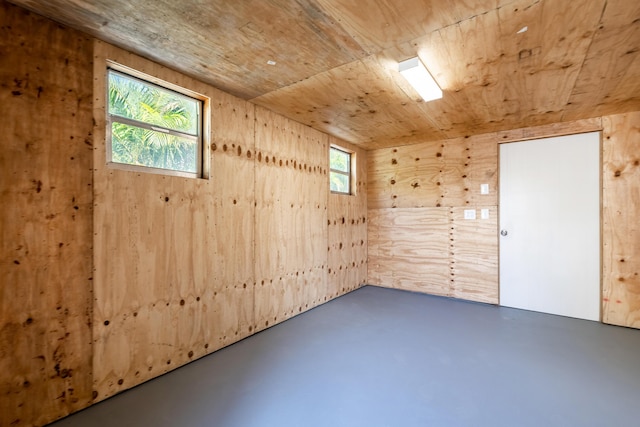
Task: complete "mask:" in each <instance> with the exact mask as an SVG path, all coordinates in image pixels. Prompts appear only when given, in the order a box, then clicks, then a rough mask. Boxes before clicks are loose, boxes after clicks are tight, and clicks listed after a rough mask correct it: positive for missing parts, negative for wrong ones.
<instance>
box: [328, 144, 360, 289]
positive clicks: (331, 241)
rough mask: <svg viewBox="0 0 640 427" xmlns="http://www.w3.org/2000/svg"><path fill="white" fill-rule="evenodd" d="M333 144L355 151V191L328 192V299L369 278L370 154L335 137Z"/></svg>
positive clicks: (354, 287)
mask: <svg viewBox="0 0 640 427" xmlns="http://www.w3.org/2000/svg"><path fill="white" fill-rule="evenodd" d="M329 143H330V144H336V145H338V146H340V147H341V148H344V149H347V150H351V151H353V154H352V156H353V158H355V166H356V167H355V177H354V178H355V182H354V183H355V194H353V195H344V194H334V193H329V203H328V209H327V211H328V214H327V217H328V219H327V225H328V227H327V238H328V244H327V251H328V260H327V265H328V269H327V290H326V295H325V297H327V299H329V298H333V297H336V296H339V295H342V294H344V293H346V292H350V291H352V290H354V289H357V288H358V287H360V286H362V285H363V284H365V283H366V281H367V189H366V183H367V158H366V156H367V153H366V152H365V151H364V150H362V149H359V148H357V147H355V146H352V145H350V144H346V143H344V142H342V141H339V140H337V139H335V138H333V137H330V138H329Z"/></svg>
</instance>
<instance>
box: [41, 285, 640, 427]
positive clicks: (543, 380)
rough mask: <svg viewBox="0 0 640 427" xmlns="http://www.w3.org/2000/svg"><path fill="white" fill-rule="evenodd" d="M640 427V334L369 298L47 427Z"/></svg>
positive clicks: (415, 299) (418, 300) (331, 306)
mask: <svg viewBox="0 0 640 427" xmlns="http://www.w3.org/2000/svg"><path fill="white" fill-rule="evenodd" d="M637 425H640V330H634V329H626V328H620V327H615V326H608V325H604V324H600V323H596V322H590V321H585V320H577V319H571V318H565V317H560V316H552V315H546V314H540V313H534V312H528V311H523V310H515V309H509V308H504V307H495V306H490V305H484V304H476V303H469V302H463V301H457V300H451V299H447V298H440V297H433V296H428V295H420V294H413V293H409V292H403V291H397V290H391V289H382V288H376V287H371V286H368V287H364V288H362V289H359V290H357V291H355V292H352V293H350V294H348V295H345V296H343V297H341V298H338V299H336V300H334V301H331V302H329V303H327V304H325V305H323V306H320V307H318V308H315V309H313V310H311V311H309V312H307V313H304V314H301V315H299V316H297V317H295V318H293V319H291V320H288V321H286V322H284V323H282V324H279V325H277V326H274V327H272V328H270V329H268V330H266V331H263V332H261V333H259V334H257V335H254V336H252V337H250V338H247V339H245V340H243V341H241V342H239V343H236V344H234V345H232V346H230V347H227V348H225V349H222V350H220V351H218V352H216V353H214V354H211V355H209V356H207V357H204V358H202V359H200V360H198V361H195V362H193V363H191V364H189V365H187V366H184V367H182V368H180V369H178V370H176V371H173V372H170V373H168V374H166V375H164V376H162V377H160V378H156V379H154V380H152V381H149V382H147V383H145V384H143V385H140V386H138V387H136V388H134V389H132V390H129V391H126V392H124V393H121V394H119V395H117V396H115V397H113V398H111V399H108V400H106V401H104V402H102V403H99V404H97V405H94V406H92V407H90V408H88V409H86V410H84V411H81V412H79V413H77V414H74V415H72V416H70V417H67V418H65V419H63V420H61V421H59V422H57V423H54V424H53V426H55V427H88V426H98V427H112V426H113V427H115V426H119V427H124V426H136V427H139V426H171V427H173V426H180V427H201V426H221V427H253V426H255V427H269V426H274V427H275V426H278V427H294V426H295V427H301V426H305V427H313V426H318V427H320V426H322V427H325V426H332V427H336V426H345V427H346V426H349V427H358V426H363V427H364V426H366V427H378V426H390V427H391V426H393V427H413V426H637Z"/></svg>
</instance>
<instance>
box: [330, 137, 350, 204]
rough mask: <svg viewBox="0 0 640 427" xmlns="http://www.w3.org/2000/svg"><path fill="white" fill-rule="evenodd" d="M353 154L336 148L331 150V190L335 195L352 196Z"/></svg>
mask: <svg viewBox="0 0 640 427" xmlns="http://www.w3.org/2000/svg"><path fill="white" fill-rule="evenodd" d="M351 161H352V159H351V153H349V152H347V151H344V150H341V149H339V148H336V147H331V148H330V150H329V188H330V189H331V191H332V192H334V193H342V194H351Z"/></svg>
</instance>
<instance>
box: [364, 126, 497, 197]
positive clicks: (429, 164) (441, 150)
mask: <svg viewBox="0 0 640 427" xmlns="http://www.w3.org/2000/svg"><path fill="white" fill-rule="evenodd" d="M368 162H369V165H368V178H369V188H368V191H369V193H368V196H369V201H368V203H369V208H370V209H378V208H389V207H398V208H409V207H441V206H465V205H469V206H473V205H490V206H491V205H495V204H496V203H497V192H496V190H497V187H496V186H497V184H498V181H497V177H498V174H497V144H496V135H495V134H485V135H478V136H472V137H469V138H456V139H450V140H442V141H436V142H425V143H420V144H413V145H407V146H401V147H395V148H385V149H380V150H373V151H370V152H369V156H368ZM480 184H489V188H490V190H491V191H490V194H488V195H481V194H480Z"/></svg>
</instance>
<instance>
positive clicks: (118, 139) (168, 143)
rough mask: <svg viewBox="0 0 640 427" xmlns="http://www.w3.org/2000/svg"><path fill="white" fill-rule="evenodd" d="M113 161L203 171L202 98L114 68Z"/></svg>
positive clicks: (110, 75)
mask: <svg viewBox="0 0 640 427" xmlns="http://www.w3.org/2000/svg"><path fill="white" fill-rule="evenodd" d="M108 79H109V106H108V122H109V123H108V125H109V127H110V129H109V130H110V133H111V139H110V141H111V148H110V156H111V159H110V160H111V162H114V163H122V164H127V165H133V166H144V167H150V168H156V169H167V170H173V171H179V172H185V173H188V174H195V175H199V174H200V170H201V145H202V142H201V141H202V139H201V134H202V132H201V128H202V124H201V111H202V101H200V100H198V99H194V98H191V97H189V96H186V95H183V94H181V93H178V92H174V91H172V90H169V89H165V88H163V87H160V86H157V85H155V84H152V83H148V82H145V81H143V80H140V79H137V78H135V77H132V76H129V75H126V74H124V73H121V72H118V71H115V70H111V69H110V70H109V71H108Z"/></svg>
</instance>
